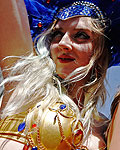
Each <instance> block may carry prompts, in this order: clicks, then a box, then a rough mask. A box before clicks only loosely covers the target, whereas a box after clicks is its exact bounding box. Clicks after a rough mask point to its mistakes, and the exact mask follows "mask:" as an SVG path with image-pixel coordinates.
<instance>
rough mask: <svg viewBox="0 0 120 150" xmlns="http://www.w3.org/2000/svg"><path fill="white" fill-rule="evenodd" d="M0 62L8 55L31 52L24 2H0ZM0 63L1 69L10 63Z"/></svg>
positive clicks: (17, 0)
mask: <svg viewBox="0 0 120 150" xmlns="http://www.w3.org/2000/svg"><path fill="white" fill-rule="evenodd" d="M0 19H1V22H0V60H2V58H4V57H5V56H9V55H23V54H25V53H26V52H27V51H29V50H32V40H31V36H30V30H29V23H28V17H27V12H26V8H25V5H24V0H9V1H1V2H0ZM5 63H6V64H4V63H1V67H4V66H5V65H9V64H10V63H12V62H5Z"/></svg>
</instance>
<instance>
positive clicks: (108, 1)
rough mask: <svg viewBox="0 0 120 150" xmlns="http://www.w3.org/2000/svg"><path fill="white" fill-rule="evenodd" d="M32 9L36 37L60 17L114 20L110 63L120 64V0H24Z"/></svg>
mask: <svg viewBox="0 0 120 150" xmlns="http://www.w3.org/2000/svg"><path fill="white" fill-rule="evenodd" d="M24 1H25V4H26V8H27V12H28V17H29V22H30V29H31V35H32V38H33V40H34V38H35V37H36V36H37V35H38V34H40V33H41V32H43V31H44V30H46V29H47V28H48V26H49V25H50V24H51V23H52V22H53V21H54V20H56V19H58V18H59V19H62V20H65V19H68V18H71V17H74V16H90V17H92V18H98V19H99V20H101V22H102V23H104V20H105V19H108V20H110V22H111V24H109V30H108V31H109V32H106V35H107V36H108V38H109V39H110V42H109V46H108V49H109V52H110V53H111V60H110V63H109V67H110V66H114V65H120V0H79V1H77V0H24Z"/></svg>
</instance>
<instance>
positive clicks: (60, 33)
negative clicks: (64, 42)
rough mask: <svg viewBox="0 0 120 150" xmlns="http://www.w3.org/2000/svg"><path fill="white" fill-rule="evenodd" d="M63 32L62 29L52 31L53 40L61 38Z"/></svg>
mask: <svg viewBox="0 0 120 150" xmlns="http://www.w3.org/2000/svg"><path fill="white" fill-rule="evenodd" d="M62 36H63V33H62V32H61V31H53V32H52V33H51V41H54V42H57V41H59V40H60V39H61V37H62Z"/></svg>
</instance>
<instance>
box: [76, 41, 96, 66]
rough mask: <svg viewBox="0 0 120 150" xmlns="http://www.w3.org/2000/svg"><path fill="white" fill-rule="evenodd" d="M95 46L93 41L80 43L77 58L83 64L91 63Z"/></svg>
mask: <svg viewBox="0 0 120 150" xmlns="http://www.w3.org/2000/svg"><path fill="white" fill-rule="evenodd" d="M93 52H94V47H93V44H92V43H87V44H80V46H79V48H78V49H77V58H78V61H79V62H80V64H81V65H86V64H88V63H89V61H90V58H91V56H92V55H93Z"/></svg>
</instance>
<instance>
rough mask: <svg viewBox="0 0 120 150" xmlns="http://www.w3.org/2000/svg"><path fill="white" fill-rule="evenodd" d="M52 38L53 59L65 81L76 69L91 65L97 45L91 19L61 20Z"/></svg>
mask: <svg viewBox="0 0 120 150" xmlns="http://www.w3.org/2000/svg"><path fill="white" fill-rule="evenodd" d="M51 36H52V42H51V45H50V50H51V57H52V59H53V61H54V62H55V64H56V72H57V74H58V75H59V76H60V77H61V78H63V79H64V78H65V77H67V76H68V75H69V74H70V73H71V72H72V71H74V70H75V69H76V68H78V67H81V66H85V65H87V64H88V63H89V61H90V58H91V56H92V54H93V51H94V45H95V41H94V36H95V33H94V32H93V31H92V29H91V21H90V18H88V17H75V18H71V19H68V20H64V21H62V20H59V21H58V23H57V24H56V25H55V28H54V30H53V32H52V34H51Z"/></svg>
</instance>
